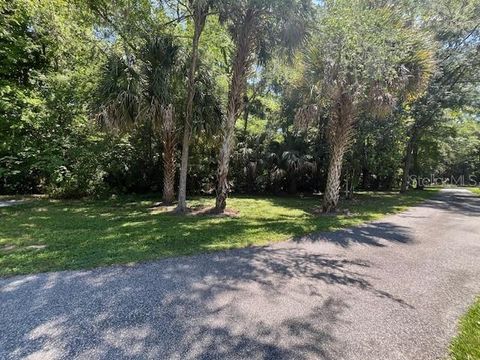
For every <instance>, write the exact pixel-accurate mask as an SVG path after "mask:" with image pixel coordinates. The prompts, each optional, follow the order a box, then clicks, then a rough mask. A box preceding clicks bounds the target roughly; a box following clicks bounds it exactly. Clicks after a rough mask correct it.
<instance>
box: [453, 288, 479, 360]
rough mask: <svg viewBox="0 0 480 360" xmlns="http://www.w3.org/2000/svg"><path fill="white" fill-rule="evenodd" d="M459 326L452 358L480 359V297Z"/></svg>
mask: <svg viewBox="0 0 480 360" xmlns="http://www.w3.org/2000/svg"><path fill="white" fill-rule="evenodd" d="M459 328H460V331H459V333H458V335H457V336H456V337H455V338H454V339H453V341H452V344H451V346H450V359H451V360H478V359H480V297H479V298H477V300H476V301H475V303H474V304H473V306H472V307H471V308H470V310H468V312H467V313H466V314H465V315H464V316H463V318H462V319H461V320H460V326H459Z"/></svg>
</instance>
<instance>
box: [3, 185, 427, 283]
mask: <svg viewBox="0 0 480 360" xmlns="http://www.w3.org/2000/svg"><path fill="white" fill-rule="evenodd" d="M435 191H436V190H426V191H412V192H410V193H408V194H404V195H399V194H397V193H393V192H390V193H389V192H384V193H361V194H358V195H356V197H355V199H353V200H345V201H344V202H343V203H342V204H343V208H344V209H348V212H342V213H340V214H338V215H335V216H323V215H318V213H317V211H316V210H317V208H318V207H319V205H320V199H319V198H318V197H309V198H298V197H295V198H293V197H232V198H231V199H230V200H229V206H230V207H231V208H232V209H235V214H236V215H235V216H233V217H216V216H212V215H201V216H198V215H197V216H194V215H189V216H179V215H176V214H173V213H171V212H167V211H162V209H159V208H155V207H154V204H155V200H156V199H157V198H155V199H154V198H152V197H139V196H128V197H120V198H118V199H109V200H86V201H85V200H84V201H79V200H49V199H45V198H43V199H42V198H31V199H28V200H27V201H26V202H25V203H22V204H19V205H15V206H10V207H0V276H10V275H16V274H27V273H35V272H44V271H56V270H64V269H81V268H91V267H96V266H103V265H109V264H121V263H132V262H138V261H145V260H152V259H158V258H162V257H168V256H177V255H189V254H195V253H199V252H208V251H217V250H225V249H231V248H240V247H247V246H252V245H264V244H267V243H269V242H275V241H281V240H286V239H288V238H290V237H293V236H300V235H304V234H307V233H314V232H318V231H331V230H335V229H339V228H344V227H348V226H354V225H359V224H361V223H363V222H365V221H370V220H376V219H379V218H381V217H382V216H384V215H386V214H391V213H394V212H398V211H401V210H404V209H405V208H407V207H409V206H412V205H414V204H416V203H418V202H420V201H422V200H424V199H426V198H429V197H431V196H432V195H434V194H435ZM0 200H1V199H0ZM213 203H214V199H213V198H207V197H202V198H196V199H193V200H191V201H190V204H189V205H190V206H194V207H202V206H211V205H213Z"/></svg>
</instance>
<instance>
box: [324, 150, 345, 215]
mask: <svg viewBox="0 0 480 360" xmlns="http://www.w3.org/2000/svg"><path fill="white" fill-rule="evenodd" d="M345 151H346V144H345V143H334V144H333V145H332V153H331V155H330V163H329V166H328V176H327V186H326V187H325V195H324V198H323V211H324V212H326V213H329V212H333V211H335V210H336V209H337V206H338V200H339V199H340V185H341V184H340V182H341V176H342V163H343V156H344V155H345Z"/></svg>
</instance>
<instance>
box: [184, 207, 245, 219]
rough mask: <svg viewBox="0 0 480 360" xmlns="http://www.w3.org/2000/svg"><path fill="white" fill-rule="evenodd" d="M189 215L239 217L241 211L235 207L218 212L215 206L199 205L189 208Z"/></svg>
mask: <svg viewBox="0 0 480 360" xmlns="http://www.w3.org/2000/svg"><path fill="white" fill-rule="evenodd" d="M187 215H188V216H215V217H239V216H240V212H239V211H237V210H235V209H230V208H227V209H225V211H224V212H223V213H218V212H216V210H215V207H213V206H199V207H196V208H193V209H189V211H188V212H187Z"/></svg>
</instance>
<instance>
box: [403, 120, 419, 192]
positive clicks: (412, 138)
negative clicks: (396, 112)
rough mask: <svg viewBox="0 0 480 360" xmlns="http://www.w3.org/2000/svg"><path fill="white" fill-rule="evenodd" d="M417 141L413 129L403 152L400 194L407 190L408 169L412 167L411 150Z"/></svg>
mask: <svg viewBox="0 0 480 360" xmlns="http://www.w3.org/2000/svg"><path fill="white" fill-rule="evenodd" d="M416 141H417V132H416V131H415V129H412V134H411V136H410V139H409V140H408V143H407V149H406V151H405V161H404V165H403V177H402V185H401V187H400V193H405V192H406V191H407V189H408V184H409V182H410V181H409V180H410V168H411V167H412V162H413V148H414V146H415V142H416Z"/></svg>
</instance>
